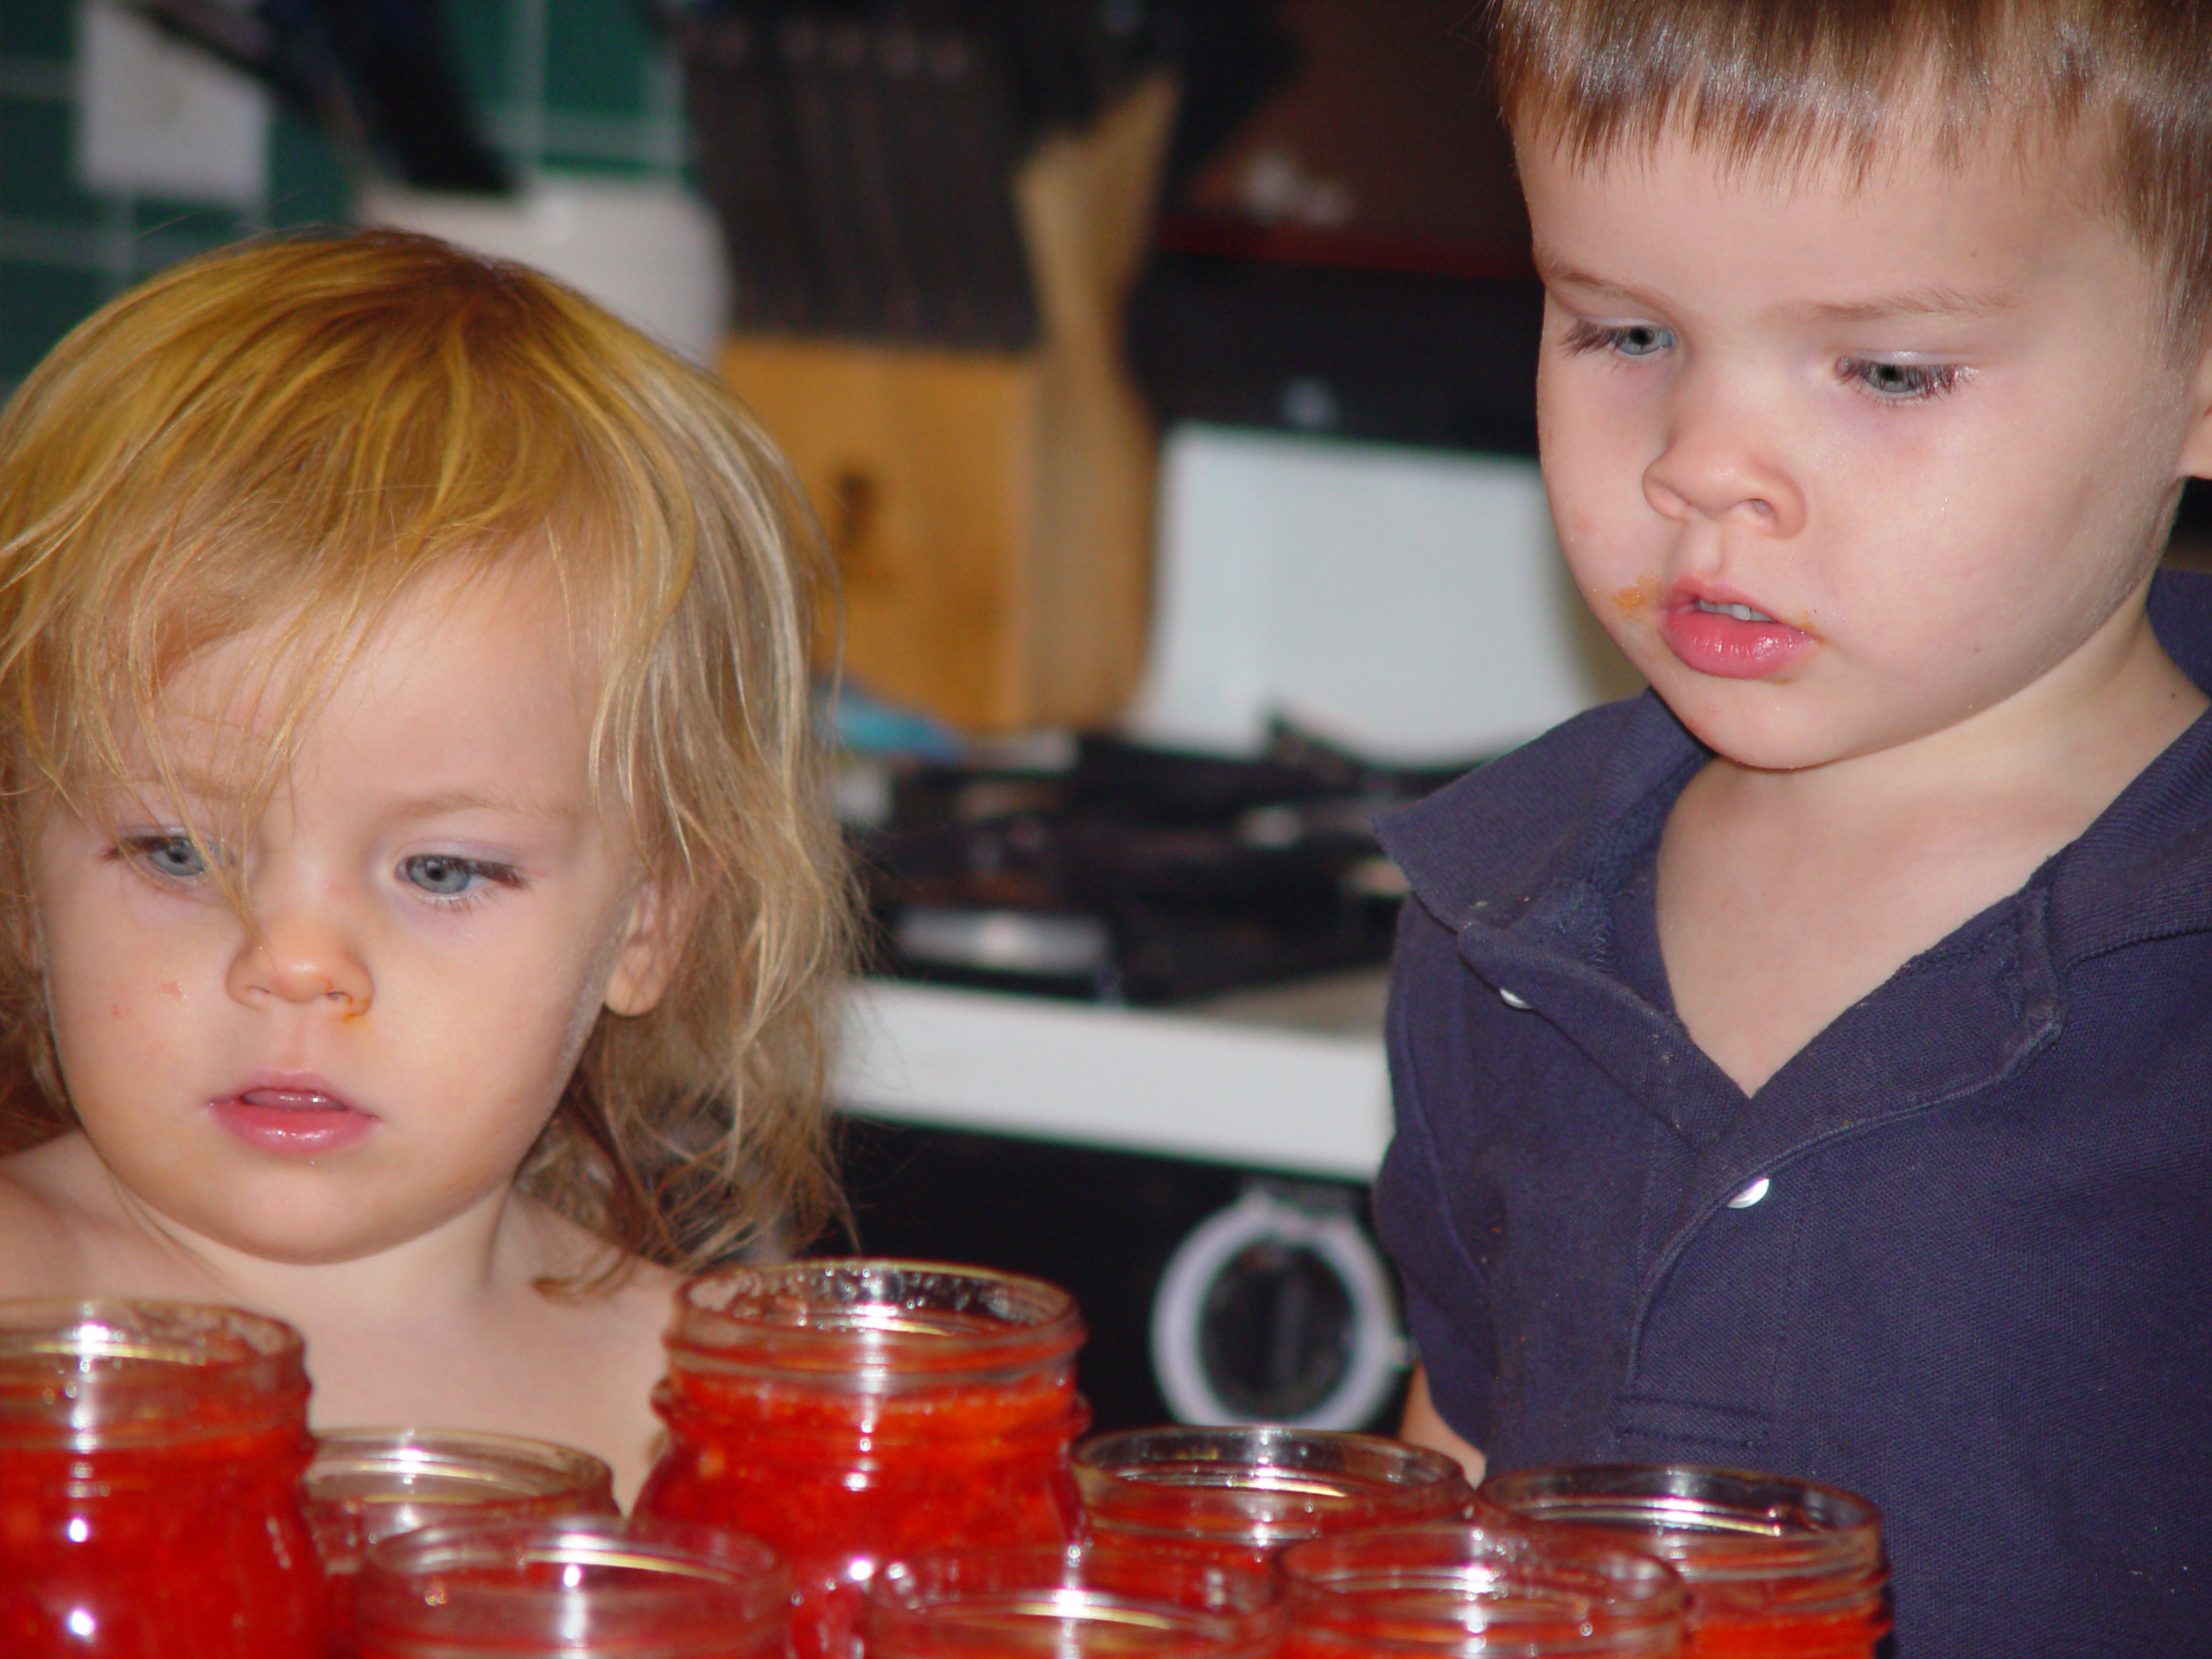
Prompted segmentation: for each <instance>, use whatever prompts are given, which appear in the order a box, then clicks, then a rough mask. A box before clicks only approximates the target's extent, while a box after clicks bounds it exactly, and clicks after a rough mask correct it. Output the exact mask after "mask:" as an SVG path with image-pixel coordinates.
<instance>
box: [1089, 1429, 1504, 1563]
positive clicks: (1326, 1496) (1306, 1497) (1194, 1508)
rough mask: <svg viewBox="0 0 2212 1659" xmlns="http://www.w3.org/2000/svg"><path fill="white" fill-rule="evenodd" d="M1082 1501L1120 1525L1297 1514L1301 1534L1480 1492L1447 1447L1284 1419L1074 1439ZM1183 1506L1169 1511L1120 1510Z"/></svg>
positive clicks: (1456, 1511) (1167, 1529)
mask: <svg viewBox="0 0 2212 1659" xmlns="http://www.w3.org/2000/svg"><path fill="white" fill-rule="evenodd" d="M1072 1462H1073V1465H1074V1470H1075V1478H1076V1484H1077V1486H1078V1487H1079V1488H1080V1489H1081V1490H1082V1492H1083V1498H1084V1505H1085V1507H1087V1508H1089V1509H1090V1510H1092V1512H1093V1513H1094V1514H1096V1515H1097V1516H1100V1517H1101V1518H1102V1519H1107V1520H1110V1522H1111V1523H1112V1524H1113V1525H1114V1527H1115V1528H1116V1529H1117V1530H1126V1531H1128V1532H1131V1533H1136V1532H1144V1533H1149V1534H1157V1535H1180V1534H1182V1533H1185V1532H1187V1531H1189V1530H1190V1529H1193V1528H1196V1529H1200V1530H1207V1531H1211V1530H1216V1529H1224V1528H1225V1529H1228V1530H1230V1531H1231V1532H1233V1533H1235V1534H1236V1535H1244V1534H1246V1533H1248V1532H1249V1533H1252V1534H1254V1535H1261V1534H1267V1533H1272V1532H1274V1531H1276V1530H1278V1529H1280V1528H1281V1526H1282V1525H1283V1524H1285V1523H1290V1524H1293V1525H1295V1526H1296V1527H1297V1528H1298V1529H1299V1535H1300V1536H1303V1535H1306V1534H1307V1533H1310V1532H1313V1531H1314V1530H1318V1529H1319V1528H1320V1527H1321V1526H1322V1525H1324V1524H1325V1521H1324V1519H1323V1517H1325V1516H1328V1515H1329V1514H1330V1513H1332V1511H1343V1512H1356V1511H1365V1510H1381V1511H1383V1513H1382V1514H1381V1515H1379V1516H1376V1524H1388V1523H1389V1512H1391V1511H1396V1512H1397V1515H1398V1516H1399V1519H1400V1520H1401V1522H1417V1521H1428V1520H1442V1519H1445V1518H1446V1517H1447V1516H1450V1517H1452V1518H1463V1517H1464V1509H1463V1506H1464V1505H1465V1504H1466V1503H1468V1502H1470V1501H1471V1499H1472V1497H1473V1491H1472V1489H1471V1487H1469V1486H1468V1484H1467V1482H1466V1478H1465V1475H1464V1474H1463V1473H1462V1472H1461V1471H1460V1469H1459V1465H1458V1464H1457V1463H1455V1462H1453V1461H1452V1459H1450V1458H1447V1457H1446V1456H1445V1455H1444V1454H1443V1453H1442V1452H1435V1451H1432V1450H1430V1449H1429V1448H1427V1447H1426V1446H1414V1445H1411V1444H1409V1443H1408V1442H1406V1441H1403V1440H1386V1439H1384V1438H1383V1436H1381V1435H1376V1434H1360V1433H1350V1432H1347V1431H1344V1430H1337V1429H1313V1428H1295V1427H1284V1426H1280V1425H1254V1426H1249V1427H1171V1426H1160V1427H1148V1428H1131V1429H1118V1430H1116V1431H1114V1432H1112V1433H1105V1434H1098V1435H1094V1436H1093V1437H1091V1438H1090V1440H1085V1441H1084V1442H1083V1443H1082V1444H1081V1445H1079V1446H1077V1447H1076V1448H1075V1452H1074V1454H1073V1458H1072ZM1162 1509H1173V1510H1175V1514H1174V1515H1173V1518H1172V1520H1170V1519H1168V1518H1166V1517H1165V1516H1161V1517H1160V1518H1158V1519H1157V1520H1156V1521H1154V1522H1147V1521H1143V1520H1139V1519H1135V1518H1131V1517H1126V1516H1123V1515H1122V1514H1121V1513H1118V1512H1119V1511H1122V1510H1138V1511H1141V1512H1143V1513H1145V1514H1147V1515H1149V1514H1152V1513H1153V1512H1154V1511H1158V1510H1162Z"/></svg>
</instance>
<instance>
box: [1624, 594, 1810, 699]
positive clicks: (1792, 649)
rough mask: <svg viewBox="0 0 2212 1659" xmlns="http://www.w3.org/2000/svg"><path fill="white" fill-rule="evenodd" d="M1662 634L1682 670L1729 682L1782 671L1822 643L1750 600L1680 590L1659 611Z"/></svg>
mask: <svg viewBox="0 0 2212 1659" xmlns="http://www.w3.org/2000/svg"><path fill="white" fill-rule="evenodd" d="M1659 632H1660V636H1661V637H1662V639H1665V640H1666V642H1667V646H1668V649H1669V650H1670V651H1672V652H1674V653H1675V656H1676V657H1677V658H1680V659H1681V663H1682V664H1683V666H1685V667H1687V668H1690V669H1693V670H1694V671H1697V672H1698V673H1700V674H1710V675H1713V677H1716V678H1719V679H1730V680H1756V679H1764V678H1765V677H1768V676H1769V675H1771V674H1777V673H1779V672H1780V671H1782V670H1783V669H1785V668H1788V667H1789V665H1790V664H1793V663H1796V662H1797V661H1799V660H1800V659H1801V658H1803V657H1805V656H1806V655H1807V654H1808V652H1811V651H1813V650H1814V649H1815V647H1816V646H1817V645H1819V644H1820V640H1819V639H1818V638H1817V636H1815V634H1814V633H1813V632H1811V631H1810V630H1809V629H1806V628H1801V627H1796V626H1792V625H1790V624H1789V623H1787V622H1784V621H1782V620H1778V619H1777V618H1776V617H1775V616H1773V615H1772V614H1770V613H1768V612H1766V611H1763V610H1761V609H1760V608H1759V607H1758V606H1756V605H1754V604H1752V603H1751V602H1750V601H1748V600H1744V599H1739V598H1735V597H1732V596H1728V595H1722V594H1699V593H1694V592H1682V591H1679V590H1678V591H1677V592H1676V593H1675V594H1672V595H1670V596H1669V599H1668V601H1667V602H1666V603H1665V604H1664V605H1663V606H1662V607H1661V610H1660V617H1659Z"/></svg>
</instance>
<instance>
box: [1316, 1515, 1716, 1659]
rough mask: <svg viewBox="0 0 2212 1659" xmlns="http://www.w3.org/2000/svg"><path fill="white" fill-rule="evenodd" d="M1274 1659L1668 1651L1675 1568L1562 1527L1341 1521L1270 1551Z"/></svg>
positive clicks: (1617, 1658)
mask: <svg viewBox="0 0 2212 1659" xmlns="http://www.w3.org/2000/svg"><path fill="white" fill-rule="evenodd" d="M1275 1571H1276V1574H1277V1576H1278V1577H1279V1578H1280V1579H1281V1581H1282V1586H1283V1599H1284V1611H1285V1613H1286V1614H1287V1618H1288V1622H1289V1631H1288V1634H1287V1636H1286V1637H1284V1640H1283V1643H1282V1649H1281V1659H1396V1656H1402V1659H1593V1656H1604V1659H1670V1656H1675V1655H1679V1654H1681V1653H1682V1652H1683V1651H1685V1649H1683V1647H1682V1645H1681V1643H1682V1609H1683V1593H1682V1585H1681V1579H1680V1578H1679V1577H1677V1576H1676V1574H1675V1572H1674V1570H1673V1569H1672V1568H1671V1567H1668V1566H1667V1565H1666V1564H1665V1563H1664V1562H1662V1561H1661V1560H1658V1559H1657V1558H1656V1557H1654V1556H1651V1555H1647V1554H1643V1553H1642V1552H1641V1551H1638V1550H1633V1549H1630V1548H1625V1547H1624V1546H1622V1545H1618V1544H1614V1543H1608V1542H1602V1541H1592V1540H1590V1539H1587V1538H1586V1537H1582V1536H1578V1535H1575V1534H1573V1533H1569V1532H1567V1531H1564V1530H1563V1529H1535V1528H1497V1529H1494V1528H1487V1527H1481V1526H1452V1525H1433V1526H1425V1527H1407V1528H1399V1529H1391V1530H1386V1531H1378V1532H1359V1533H1345V1534H1342V1535H1338V1536H1335V1537H1330V1538H1314V1539H1309V1540H1308V1541H1306V1542H1304V1543H1301V1544H1293V1545H1291V1546H1290V1547H1289V1548H1287V1549H1285V1550H1284V1551H1283V1552H1282V1554H1280V1555H1278V1556H1277V1557H1276V1558H1275Z"/></svg>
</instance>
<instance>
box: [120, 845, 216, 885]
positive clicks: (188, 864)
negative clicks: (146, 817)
mask: <svg viewBox="0 0 2212 1659" xmlns="http://www.w3.org/2000/svg"><path fill="white" fill-rule="evenodd" d="M124 850H125V851H127V852H129V853H130V854H131V855H133V856H134V857H136V858H137V860H138V861H139V862H140V863H142V864H143V865H144V866H145V867H146V868H148V869H149V870H151V871H153V873H154V874H156V875H159V876H162V877H165V878H167V879H168V880H171V881H197V880H199V879H200V877H201V876H203V875H205V874H207V860H206V859H205V858H203V857H201V856H200V849H198V848H197V847H195V846H194V845H193V844H192V837H191V836H173V835H151V836H131V837H130V839H129V840H127V841H126V842H124Z"/></svg>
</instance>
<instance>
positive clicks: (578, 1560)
mask: <svg viewBox="0 0 2212 1659" xmlns="http://www.w3.org/2000/svg"><path fill="white" fill-rule="evenodd" d="M790 1622H791V1580H790V1577H789V1575H788V1574H787V1573H785V1569H784V1564H783V1562H782V1561H781V1560H779V1559H778V1557H777V1555H776V1553H775V1551H773V1550H772V1549H770V1548H768V1547H767V1546H766V1545H765V1544H762V1543H759V1542H757V1541H754V1540H753V1539H750V1538H743V1537H740V1536H738V1535H735V1534H734V1533H727V1532H718V1531H715V1530H714V1529H709V1528H704V1527H675V1526H668V1525H664V1524H658V1523H655V1522H634V1523H631V1522H624V1521H622V1520H621V1519H620V1517H619V1516H570V1517H569V1518H568V1519H566V1520H562V1521H537V1522H505V1521H498V1520H491V1519H482V1518H480V1519H477V1520H472V1521H457V1522H448V1524H446V1525H443V1526H435V1527H426V1528H423V1529H420V1530H417V1531H415V1532H405V1533H400V1534H398V1535H395V1536H393V1537H390V1538H386V1539H385V1540H383V1541H380V1542H378V1543H373V1544H371V1545H370V1546H369V1549H368V1554H367V1555H366V1556H365V1559H364V1560H363V1562H362V1566H361V1573H360V1630H359V1639H360V1653H361V1659H483V1656H496V1655H501V1654H505V1655H530V1656H533V1659H535V1656H541V1655H546V1654H551V1653H559V1654H561V1655H563V1656H564V1659H617V1656H619V1659H781V1655H782V1652H783V1644H784V1641H785V1636H786V1634H787V1632H788V1630H789V1626H790Z"/></svg>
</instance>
